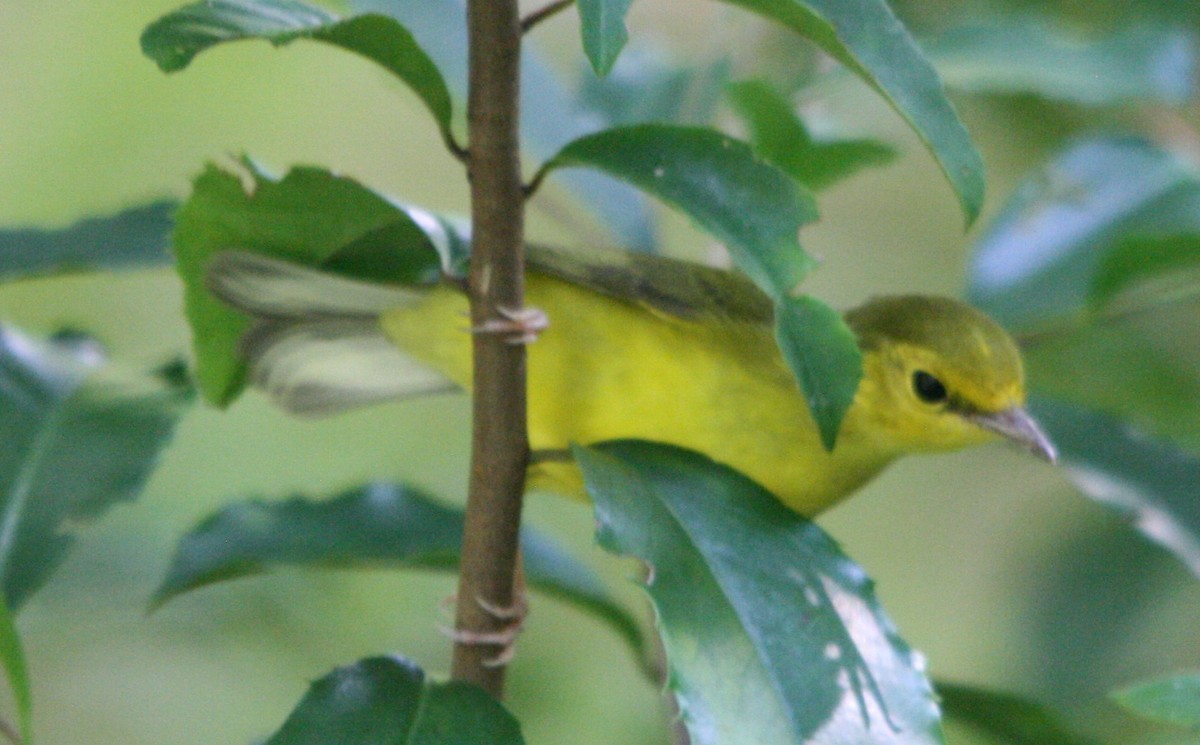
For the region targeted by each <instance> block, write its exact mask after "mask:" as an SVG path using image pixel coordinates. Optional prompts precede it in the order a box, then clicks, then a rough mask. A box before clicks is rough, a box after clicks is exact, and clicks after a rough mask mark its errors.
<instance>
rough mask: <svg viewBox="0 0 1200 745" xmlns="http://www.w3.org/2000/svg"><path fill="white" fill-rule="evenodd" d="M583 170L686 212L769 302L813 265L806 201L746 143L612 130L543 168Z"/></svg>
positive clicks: (695, 132)
mask: <svg viewBox="0 0 1200 745" xmlns="http://www.w3.org/2000/svg"><path fill="white" fill-rule="evenodd" d="M570 167H589V168H594V169H598V170H600V171H603V172H604V173H607V174H609V175H611V176H615V177H617V178H620V179H623V180H625V181H628V182H629V183H631V184H634V185H635V186H637V187H638V188H639V189H642V190H643V191H645V192H647V193H649V194H652V195H654V196H655V197H657V198H659V199H661V200H662V201H664V202H666V203H667V204H669V205H671V206H672V207H675V208H676V209H678V210H680V211H681V212H683V213H684V214H686V215H688V216H689V217H691V218H692V220H694V221H695V222H696V224H697V225H699V226H700V227H701V228H703V229H704V230H706V231H708V232H709V233H710V234H712V235H713V236H714V237H716V238H717V239H719V240H720V241H722V242H723V243H724V244H725V245H726V246H727V247H728V248H729V251H730V253H731V254H732V256H733V260H734V262H735V263H736V264H737V265H738V268H740V269H741V270H742V271H744V272H745V273H746V274H747V275H749V276H750V278H751V279H753V280H754V282H755V283H756V284H757V285H758V286H759V287H761V288H762V289H763V290H764V291H765V292H767V294H769V295H771V296H772V297H778V296H780V295H786V294H788V293H790V292H792V290H793V289H794V288H795V287H796V285H797V284H799V282H800V281H801V280H802V279H803V278H804V276H805V275H806V274H807V273H808V272H809V271H810V270H811V269H812V268H813V267H814V266H815V262H814V261H813V260H812V259H811V258H810V257H809V256H808V255H807V254H805V253H804V251H803V249H801V248H800V243H799V240H798V236H797V234H798V232H799V230H800V227H801V226H802V225H804V224H805V223H808V222H811V221H812V220H814V219H816V207H815V204H814V202H813V198H812V196H811V195H810V194H809V193H808V192H806V191H804V190H803V189H801V188H800V187H798V186H797V185H796V184H795V183H794V182H793V181H792V180H791V179H789V178H788V177H787V175H786V174H784V173H783V172H782V171H780V170H778V169H777V168H774V167H773V166H769V165H767V164H765V163H763V162H761V161H759V160H757V159H756V158H755V157H754V154H753V153H752V152H751V150H750V148H749V146H748V145H746V144H745V143H743V142H740V141H738V140H734V139H732V138H730V137H726V136H724V135H722V134H720V133H719V132H716V131H714V130H710V129H702V128H695V127H671V126H665V125H640V126H629V127H618V128H614V129H608V130H605V131H603V132H599V133H597V134H594V135H589V136H587V137H583V138H580V139H578V140H575V141H574V142H571V143H570V144H568V145H567V146H566V147H564V148H563V149H562V150H561V151H560V152H559V153H558V155H556V156H555V157H554V158H553V159H551V160H550V161H549V162H548V163H547V164H546V166H545V169H546V170H547V171H550V170H554V169H560V168H570Z"/></svg>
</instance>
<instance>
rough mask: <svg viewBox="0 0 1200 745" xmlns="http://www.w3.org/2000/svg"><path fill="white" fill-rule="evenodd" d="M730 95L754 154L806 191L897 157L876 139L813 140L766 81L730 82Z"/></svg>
mask: <svg viewBox="0 0 1200 745" xmlns="http://www.w3.org/2000/svg"><path fill="white" fill-rule="evenodd" d="M728 94H729V100H730V102H732V103H733V108H734V110H736V111H737V113H738V115H739V116H741V117H742V119H743V120H744V121H745V122H746V127H747V128H748V129H749V133H750V144H751V145H752V146H753V147H754V152H756V153H757V154H758V155H759V157H761V158H763V159H764V160H766V161H767V162H768V163H771V164H773V165H775V166H778V167H779V168H781V169H782V170H783V171H785V172H786V173H787V174H788V175H789V176H791V177H792V178H794V179H796V180H797V181H799V182H800V183H802V184H804V185H805V186H807V187H808V188H810V189H813V190H818V189H823V188H825V187H827V186H830V185H832V184H834V183H836V182H838V181H840V180H841V179H843V178H845V177H847V176H849V175H851V174H853V173H854V172H856V171H858V170H859V169H861V168H866V167H867V166H876V165H883V164H885V163H888V162H890V161H891V160H893V159H894V158H895V157H896V151H895V150H894V149H893V148H891V147H890V146H888V145H885V144H883V143H882V142H876V141H874V140H823V141H816V140H814V139H813V138H812V136H811V135H809V133H808V129H807V128H806V127H805V126H804V123H803V122H802V121H800V118H799V117H798V116H796V112H795V111H793V109H792V106H791V104H790V103H789V102H788V100H787V99H786V98H784V97H783V96H782V95H780V94H779V93H778V92H776V91H775V90H774V89H773V88H771V86H770V85H769V84H767V83H766V82H765V81H762V80H745V81H742V82H739V83H734V84H733V85H730V86H729V87H728Z"/></svg>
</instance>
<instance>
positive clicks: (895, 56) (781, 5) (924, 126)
mask: <svg viewBox="0 0 1200 745" xmlns="http://www.w3.org/2000/svg"><path fill="white" fill-rule="evenodd" d="M725 2H727V3H729V4H730V5H738V6H741V7H743V8H746V9H747V10H751V11H753V12H755V13H758V14H760V15H763V16H766V17H767V18H770V19H772V20H774V21H777V22H778V23H781V24H783V25H784V26H786V27H788V28H790V29H792V30H793V31H795V32H797V33H799V34H800V35H802V36H804V37H806V38H808V39H810V40H811V41H812V42H813V43H815V44H816V45H817V46H819V47H820V48H821V49H823V50H825V52H827V53H828V54H830V55H831V56H833V57H834V58H835V59H837V60H838V61H839V62H841V63H842V64H844V65H845V66H846V67H847V68H849V69H850V70H851V71H852V72H854V73H855V74H857V75H858V76H859V77H861V78H862V79H863V80H864V81H866V82H867V83H868V84H869V85H870V86H871V87H872V88H874V89H875V90H876V91H878V92H879V93H880V94H881V95H882V96H883V97H884V99H885V100H887V101H888V103H890V104H891V105H892V106H893V107H894V108H895V109H896V111H897V112H899V113H900V115H901V116H903V117H904V118H905V119H906V120H907V121H908V123H909V124H910V125H911V126H912V128H913V130H914V131H915V132H916V133H917V135H918V136H919V137H920V138H921V140H922V141H923V142H924V143H925V144H926V145H927V146H928V147H929V149H930V152H932V153H933V156H934V158H935V159H936V160H937V162H938V164H939V165H940V166H941V168H942V172H943V173H944V174H945V175H946V178H947V180H949V182H950V184H951V186H952V187H953V188H954V191H955V193H956V194H957V196H958V201H959V204H960V205H961V206H962V210H963V213H964V214H965V215H966V217H967V222H968V223H971V222H973V221H974V220H975V218H976V217H977V216H978V215H979V210H980V209H981V208H982V206H983V193H984V180H983V160H982V158H980V157H979V152H978V151H977V150H976V149H975V145H974V143H972V142H971V138H970V135H968V134H967V130H966V128H965V127H963V125H962V122H961V121H959V119H958V115H957V114H956V113H955V112H954V108H953V107H952V106H951V105H950V101H949V100H948V99H947V98H946V94H945V91H944V90H943V88H942V81H941V79H940V78H938V75H937V72H936V71H935V70H934V68H933V65H932V64H930V62H929V60H928V59H926V58H925V55H924V54H923V53H922V52H921V50H920V49H919V48H918V47H917V45H916V42H914V41H913V39H912V37H911V36H910V35H909V33H908V31H907V30H906V29H905V28H904V26H903V25H901V23H900V21H898V20H897V19H896V16H895V15H894V14H893V13H892V10H891V8H890V7H889V6H888V4H887V3H886V2H884V0H725Z"/></svg>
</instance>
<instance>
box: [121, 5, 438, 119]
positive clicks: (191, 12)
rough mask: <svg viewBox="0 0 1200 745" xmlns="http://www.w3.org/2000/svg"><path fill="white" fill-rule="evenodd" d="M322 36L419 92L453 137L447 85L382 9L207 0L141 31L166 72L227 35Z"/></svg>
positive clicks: (280, 39) (275, 40) (283, 39)
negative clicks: (350, 11)
mask: <svg viewBox="0 0 1200 745" xmlns="http://www.w3.org/2000/svg"><path fill="white" fill-rule="evenodd" d="M242 39H265V40H267V41H270V42H271V43H272V44H275V45H276V46H281V45H284V44H288V43H291V42H293V41H295V40H296V39H312V40H314V41H323V42H326V43H328V44H332V45H334V46H337V47H341V48H342V49H345V50H347V51H350V52H354V53H356V54H360V55H362V56H363V57H366V58H367V59H369V60H371V61H372V62H375V63H377V64H379V65H381V66H383V67H384V68H385V69H386V70H387V71H388V72H390V73H392V74H393V75H395V76H396V77H397V78H399V79H400V80H401V81H403V82H404V83H405V84H406V85H408V86H409V87H410V88H412V90H413V92H414V93H416V94H417V96H418V97H419V98H420V99H421V101H422V102H423V103H424V104H425V106H426V108H428V109H429V113H431V114H432V115H433V118H434V121H435V122H437V125H438V128H439V130H440V131H441V133H442V137H443V138H444V139H446V140H447V141H450V139H451V133H450V118H451V106H450V92H449V90H448V89H447V88H446V82H445V80H443V79H442V74H441V72H439V71H438V68H437V66H436V65H435V64H434V63H433V60H431V59H430V58H429V55H427V54H426V53H425V51H424V50H423V49H421V47H420V46H419V45H418V44H417V42H416V40H415V39H413V36H412V34H410V33H409V32H408V29H406V28H404V27H403V26H401V25H400V24H399V23H398V22H396V20H395V19H394V18H390V17H388V16H385V15H379V14H369V15H359V16H354V17H351V18H347V19H345V20H339V19H338V18H337V16H335V15H333V14H331V13H329V12H328V11H325V10H323V9H321V8H317V7H314V6H311V5H307V4H305V3H300V2H295V1H294V0H204V2H197V3H193V4H191V5H186V6H184V7H182V8H180V9H179V10H176V11H174V12H171V13H168V14H167V15H165V16H163V17H162V18H159V19H158V20H157V21H155V22H154V23H151V24H150V25H149V26H147V27H146V30H145V31H144V32H142V52H143V53H145V55H146V56H147V57H150V58H151V59H153V60H154V61H155V62H156V63H157V64H158V66H159V67H160V68H161V69H162V70H163V71H164V72H175V71H177V70H182V69H183V68H185V67H187V66H188V64H190V63H191V61H192V59H193V58H194V57H195V56H196V55H197V54H199V53H200V52H202V51H204V50H205V49H208V48H210V47H213V46H215V45H217V44H222V43H225V42H230V41H240V40H242Z"/></svg>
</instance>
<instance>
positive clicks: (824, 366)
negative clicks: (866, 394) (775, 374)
mask: <svg viewBox="0 0 1200 745" xmlns="http://www.w3.org/2000/svg"><path fill="white" fill-rule="evenodd" d="M775 337H776V339H777V340H778V342H779V348H780V350H781V351H782V352H783V358H784V359H785V360H786V361H787V363H788V367H790V368H791V369H792V374H793V375H795V376H796V380H797V381H799V383H800V390H801V391H803V392H804V398H805V399H806V400H807V401H808V408H809V411H811V412H812V415H813V419H814V420H815V421H816V423H817V429H819V430H820V432H821V442H822V443H824V445H825V449H826V450H833V447H834V443H835V442H836V441H837V433H838V429H840V428H841V426H842V418H843V417H844V416H845V415H846V411H847V410H848V409H849V408H850V404H851V403H852V402H853V401H854V394H855V392H856V391H857V390H858V383H859V381H860V380H861V379H862V375H863V362H862V352H861V351H860V350H859V348H858V343H857V340H856V339H855V337H854V332H853V331H851V330H850V328H849V327H848V326H847V325H846V322H845V321H844V320H842V316H841V314H840V313H838V312H837V311H835V310H834V309H832V308H830V307H829V306H828V305H825V304H824V303H822V302H821V301H819V300H816V299H815V298H811V297H808V296H807V295H801V296H799V297H784V298H780V299H779V300H778V301H777V302H776V304H775Z"/></svg>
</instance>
